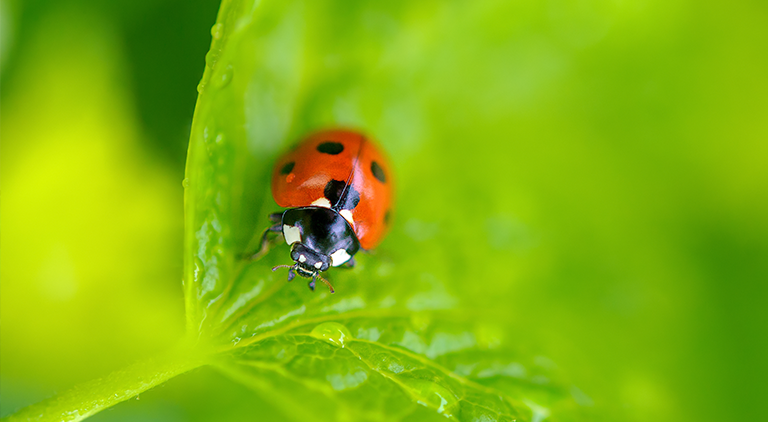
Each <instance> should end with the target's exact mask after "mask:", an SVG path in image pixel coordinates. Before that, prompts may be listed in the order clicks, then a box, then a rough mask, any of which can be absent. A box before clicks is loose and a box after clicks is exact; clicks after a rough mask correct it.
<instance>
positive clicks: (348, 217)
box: [339, 210, 355, 227]
mask: <svg viewBox="0 0 768 422" xmlns="http://www.w3.org/2000/svg"><path fill="white" fill-rule="evenodd" d="M339 214H341V216H342V217H344V219H345V220H347V222H348V223H349V225H351V226H353V227H354V225H355V219H354V218H352V211H350V210H341V211H339Z"/></svg>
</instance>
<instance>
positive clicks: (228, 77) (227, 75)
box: [216, 64, 234, 88]
mask: <svg viewBox="0 0 768 422" xmlns="http://www.w3.org/2000/svg"><path fill="white" fill-rule="evenodd" d="M233 73H234V69H233V68H232V65H231V64H229V65H227V67H225V68H224V70H223V71H222V72H221V75H219V77H218V78H217V79H216V86H217V87H218V88H224V87H225V86H227V85H229V83H230V82H231V81H232V75H233Z"/></svg>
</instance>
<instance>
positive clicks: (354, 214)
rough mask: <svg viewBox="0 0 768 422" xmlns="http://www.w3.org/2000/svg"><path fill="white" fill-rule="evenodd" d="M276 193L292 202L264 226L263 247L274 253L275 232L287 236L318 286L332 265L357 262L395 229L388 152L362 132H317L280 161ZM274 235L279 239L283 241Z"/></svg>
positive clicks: (280, 201)
mask: <svg viewBox="0 0 768 422" xmlns="http://www.w3.org/2000/svg"><path fill="white" fill-rule="evenodd" d="M272 197H273V198H274V199H275V202H276V203H277V205H279V206H281V207H284V208H287V209H286V210H285V211H283V212H282V213H274V214H271V215H270V220H271V221H272V222H273V223H275V224H274V225H273V226H271V227H269V228H268V229H267V230H265V231H264V234H263V235H262V238H261V250H260V251H259V253H257V254H256V255H254V258H256V257H259V256H261V255H263V254H264V253H266V251H267V250H268V249H269V246H270V243H271V241H270V240H269V234H270V233H277V236H276V237H275V239H276V238H279V237H280V236H282V237H283V238H284V239H285V242H286V243H287V244H288V245H290V247H291V259H292V260H293V261H294V264H293V265H278V266H276V267H274V268H272V271H275V270H277V269H278V268H289V270H288V281H291V280H293V278H294V277H295V276H296V274H298V275H300V276H302V277H304V278H309V279H311V281H310V282H309V288H310V289H312V290H314V289H315V281H316V279H318V278H319V279H320V280H321V281H322V282H323V283H325V284H326V285H327V286H328V288H329V289H330V291H331V293H333V292H334V289H333V286H331V284H330V283H329V282H328V281H327V280H326V279H324V278H323V277H321V276H320V273H321V272H323V271H327V270H328V269H329V268H331V267H340V266H345V267H350V268H351V267H353V266H354V265H355V260H354V256H355V254H356V253H357V252H358V251H359V250H361V249H362V250H370V249H373V248H375V247H376V245H378V244H379V242H380V241H381V240H382V238H383V237H384V235H385V234H386V232H387V229H388V226H389V219H390V212H391V205H392V174H391V172H390V167H389V164H388V163H387V160H386V158H385V156H384V155H383V154H382V153H381V152H380V151H379V150H378V149H377V148H376V146H375V145H374V143H373V142H372V141H371V140H369V139H368V138H366V137H365V136H364V135H362V134H361V133H358V132H355V131H351V130H325V131H321V132H317V133H314V134H312V135H310V136H309V137H307V138H306V139H304V140H303V141H302V142H301V143H299V144H298V145H297V146H296V147H295V148H294V149H293V150H292V151H290V152H288V153H287V154H285V155H284V156H282V157H281V158H280V159H278V160H277V162H276V163H275V168H274V170H273V172H272ZM275 239H273V241H274V240H275Z"/></svg>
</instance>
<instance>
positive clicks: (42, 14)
mask: <svg viewBox="0 0 768 422" xmlns="http://www.w3.org/2000/svg"><path fill="white" fill-rule="evenodd" d="M351 4H352V3H350V5H351ZM457 4H460V3H459V2H425V3H421V4H420V6H419V7H414V11H413V13H412V14H411V15H410V16H412V20H411V21H409V22H392V21H390V20H388V19H389V16H388V14H387V10H386V9H387V8H386V7H385V6H382V5H378V6H376V7H371V8H370V11H366V10H365V6H364V5H361V4H357V3H356V4H355V6H354V7H351V6H350V9H354V10H350V11H348V10H347V9H346V8H340V9H339V10H338V11H337V13H339V14H342V15H343V14H344V13H349V16H350V17H355V16H365V17H366V19H370V27H371V31H372V32H376V31H384V32H386V31H390V32H389V33H394V34H395V35H396V36H394V37H393V42H397V43H399V45H401V46H402V50H401V51H400V52H401V55H398V57H385V58H383V59H382V62H384V63H385V64H386V66H384V68H385V69H386V70H387V71H389V72H390V73H389V74H388V75H389V76H392V75H394V76H395V77H400V76H401V77H403V78H402V84H401V85H400V89H399V90H398V92H393V93H391V95H400V96H401V97H403V98H414V100H413V101H411V102H409V101H401V102H400V104H403V105H404V107H403V108H397V109H391V110H375V104H377V103H376V101H375V99H374V100H372V101H371V104H372V107H374V112H379V113H380V114H381V119H382V120H383V121H385V122H388V124H387V125H384V127H388V128H390V129H389V132H388V133H387V135H388V136H387V137H386V139H381V141H382V143H383V144H384V145H385V148H386V145H387V143H391V144H392V145H391V146H390V147H389V148H386V149H389V150H390V151H395V152H397V153H398V155H395V156H393V157H392V158H393V161H395V162H396V167H397V166H398V165H399V166H404V165H405V164H402V161H403V160H409V163H408V165H409V166H411V168H412V167H413V166H414V162H416V163H417V164H418V165H422V166H423V169H424V170H423V174H422V177H421V178H420V179H418V180H400V184H401V185H402V186H404V187H402V188H401V190H402V191H404V194H403V195H402V197H401V201H400V203H399V207H400V209H399V210H398V217H399V219H398V220H397V221H398V223H397V224H398V225H399V226H400V230H399V231H400V232H401V233H407V234H408V235H409V236H411V237H412V238H414V239H415V240H417V241H419V242H422V244H425V243H426V244H427V245H428V244H429V242H428V241H429V239H430V238H431V237H433V236H434V233H435V232H436V231H438V230H450V226H446V225H444V224H443V225H440V223H439V221H440V218H436V220H435V221H437V222H431V221H425V220H423V219H420V218H414V217H413V216H412V215H410V214H409V205H408V204H409V201H408V200H409V198H411V199H413V200H414V202H416V201H415V200H416V196H417V195H419V196H421V197H424V196H426V197H428V198H433V199H434V202H435V204H436V206H435V210H434V213H435V214H436V215H438V216H439V215H440V214H441V212H446V213H450V211H444V210H442V209H441V207H443V206H448V205H450V203H451V202H452V201H453V202H461V203H462V204H466V203H470V204H472V206H471V207H467V206H466V205H465V206H463V207H462V208H461V210H464V209H469V208H472V207H474V208H476V209H477V210H478V216H480V215H481V216H483V218H478V219H477V220H473V215H471V214H468V215H466V225H467V226H468V227H471V226H476V227H477V230H478V232H482V233H487V234H488V236H485V235H483V236H477V238H472V239H467V241H478V240H477V239H485V241H487V242H488V244H487V245H483V246H482V247H481V249H487V250H490V251H497V252H498V255H496V256H493V254H492V253H491V254H489V256H487V262H485V263H482V265H483V267H485V268H487V269H485V270H483V271H480V272H479V274H478V277H477V278H475V279H472V280H471V281H470V282H472V283H476V284H478V285H477V286H475V287H474V288H473V289H469V290H470V291H471V292H474V295H475V296H474V297H471V298H469V299H468V300H470V301H474V302H475V303H482V300H483V297H482V295H483V292H484V289H483V285H482V283H488V285H489V286H496V285H495V284H494V283H497V282H498V280H496V279H495V278H494V268H495V267H498V266H500V265H503V266H507V267H508V268H509V271H508V274H507V277H506V278H504V280H508V281H509V283H508V284H507V285H504V286H501V287H499V286H496V287H494V292H495V294H499V293H501V294H502V295H501V296H498V297H495V298H493V301H494V303H499V302H500V301H504V300H506V298H509V301H510V303H514V307H513V308H512V309H510V310H509V312H508V313H505V314H504V315H503V316H502V317H501V319H503V320H504V321H503V322H504V323H505V324H507V325H508V326H510V327H513V330H515V331H516V332H518V333H519V338H520V339H521V340H520V341H522V342H524V343H529V342H530V343H531V347H532V348H535V349H537V350H540V351H542V352H543V353H544V354H545V355H546V356H549V357H550V358H552V359H553V360H554V361H555V362H557V363H558V365H559V366H560V367H561V369H562V370H563V371H564V372H565V373H567V374H569V376H570V377H571V378H572V380H573V382H574V384H575V385H578V386H579V388H580V389H581V390H582V391H583V392H584V393H585V394H586V395H587V396H589V398H590V399H589V400H588V401H590V402H592V403H594V406H596V407H597V408H599V409H601V411H600V412H601V413H603V414H604V415H605V419H606V420H638V421H639V420H758V419H760V418H761V417H762V415H765V414H768V401H766V400H765V397H768V387H766V383H765V379H766V376H768V360H767V359H766V358H765V356H768V329H766V327H767V324H768V284H767V283H766V282H767V281H768V217H766V216H768V165H767V162H768V54H766V51H768V29H767V28H768V5H766V4H765V3H764V2H759V1H753V2H739V3H737V4H727V5H726V4H716V3H712V4H707V3H701V2H693V1H673V2H661V1H643V2H624V1H618V0H617V1H600V0H594V1H581V2H579V1H567V0H550V1H546V2H533V1H528V0H524V1H519V2H473V3H467V4H466V5H464V6H461V7H459V6H457ZM0 5H2V6H1V8H0V25H1V26H0V30H1V32H0V37H1V38H0V46H1V47H2V51H1V53H0V72H2V74H1V76H0V77H1V79H0V84H1V89H0V100H1V101H2V107H1V108H0V113H1V114H0V125H1V126H0V130H1V131H2V132H0V136H1V138H0V141H1V142H2V144H1V147H2V156H1V159H2V166H1V167H0V178H1V179H0V183H2V187H1V189H2V202H1V203H0V213H1V215H0V217H1V218H2V237H0V283H1V284H0V289H1V290H0V415H3V416H4V415H7V414H9V413H11V412H13V411H14V410H15V409H17V408H18V407H20V406H24V405H27V404H31V403H34V402H36V401H39V400H41V399H42V398H44V397H47V396H49V395H51V394H53V393H55V392H57V391H61V390H62V389H64V388H66V387H69V386H72V385H73V384H75V383H78V382H82V381H86V380H89V379H92V378H95V377H98V376H101V375H104V374H106V373H108V372H109V371H110V370H112V369H116V368H119V367H122V366H124V365H126V364H128V363H130V362H132V361H134V360H136V359H139V358H142V357H146V356H149V355H152V354H154V353H156V352H158V351H160V350H163V349H165V348H167V347H169V346H170V345H172V344H174V343H175V342H176V341H177V340H178V339H179V338H180V337H181V336H182V334H183V325H184V311H183V297H182V291H181V262H182V256H181V246H182V217H183V209H182V199H183V198H182V194H183V192H182V185H181V181H182V179H183V177H184V158H185V152H186V145H187V140H188V135H189V127H190V124H191V116H192V112H193V109H194V102H195V99H196V95H197V93H196V91H195V87H196V85H197V83H198V81H199V80H200V77H201V75H202V71H203V66H204V57H205V54H206V51H207V49H208V46H209V44H210V40H211V35H210V29H211V26H212V25H213V23H214V22H215V18H216V12H217V9H218V4H217V2H215V1H208V0H206V1H203V0H195V1H186V2H182V1H178V0H153V1H146V0H142V1H126V0H119V1H85V0H79V1H78V0H59V1H51V0H26V1H8V0H3V1H2V2H1V3H0ZM392 7H393V8H394V7H398V8H402V7H403V4H402V3H393V6H392ZM272 10H274V9H272ZM403 15H404V14H402V13H401V14H398V15H397V16H403ZM405 15H407V14H405ZM292 16H294V15H292ZM333 18H334V19H335V18H338V16H334V17H333ZM312 19H318V20H322V19H328V20H329V22H330V21H331V20H332V19H331V17H329V16H323V15H318V16H313V17H312ZM274 20H275V22H278V23H279V22H280V16H275V17H274ZM290 22H291V21H289V22H288V23H287V24H286V25H287V26H286V27H285V28H287V29H286V30H288V31H290V26H289V25H290V24H291V23H290ZM399 23H403V26H404V27H407V28H409V30H410V31H412V32H398V31H397V28H398V24H399ZM275 25H276V26H278V27H279V26H280V25H279V24H275ZM321 27H322V26H321ZM435 27H439V28H440V29H439V30H432V29H433V28H435ZM278 32H279V31H278ZM435 33H439V34H445V33H449V34H451V35H450V36H448V37H445V38H443V39H437V40H435V39H430V38H429V37H430V36H431V35H433V34H435ZM286 39H287V40H290V39H291V37H287V38H286ZM379 42H380V41H379ZM435 45H437V46H439V48H424V46H435ZM371 51H372V53H370V54H368V55H361V56H359V57H352V58H349V57H345V58H343V59H339V57H332V56H329V57H327V58H325V60H326V65H328V66H343V65H345V64H347V63H348V62H347V61H346V60H352V61H354V60H357V62H356V64H355V65H356V66H366V65H367V62H366V61H368V60H370V61H371V63H370V65H371V66H379V65H381V63H380V62H378V61H377V60H378V59H379V58H378V57H376V55H375V53H376V51H378V50H377V49H376V48H372V50H371ZM254 54H256V52H255V53H254ZM264 54H265V55H269V54H272V55H275V57H280V51H266V52H264ZM340 54H342V55H343V52H341V53H340ZM352 68H353V67H351V69H352ZM342 73H343V72H342ZM382 73H383V74H386V72H384V71H383V72H382ZM424 75H428V76H430V77H432V76H435V75H437V76H438V77H436V78H432V79H425V78H424ZM349 77H350V78H354V77H355V75H354V74H351V75H349ZM385 77H387V76H385ZM361 83H370V80H365V81H361ZM321 94H322V95H326V96H332V95H334V94H333V92H330V93H329V92H325V93H323V92H321V93H319V94H317V93H316V95H321ZM345 95H349V93H345ZM352 95H354V93H353V94H352ZM420 96H437V97H440V98H444V99H445V100H446V101H445V103H444V105H443V106H442V107H440V108H435V109H432V110H423V109H419V107H418V106H417V105H418V104H421V103H422V102H421V101H419V98H420ZM310 98H312V97H311V95H310ZM318 101H319V100H318ZM383 102H385V103H386V101H383ZM390 102H391V101H390ZM310 103H311V101H310ZM315 107H316V108H319V107H320V106H318V105H315ZM335 107H337V108H340V109H342V111H341V112H340V113H341V114H344V113H345V112H348V110H347V111H345V110H343V109H344V107H345V104H344V103H343V102H337V103H335ZM336 111H338V110H336ZM367 112H369V113H370V112H371V110H367ZM309 119H311V118H309ZM263 123H264V124H265V130H269V129H270V128H274V127H275V126H276V125H277V124H275V125H272V126H270V122H263ZM278 126H279V125H278ZM420 136H421V137H427V138H428V139H427V140H425V141H424V142H418V139H417V138H419V137H420ZM393 155H394V154H393ZM399 159H400V160H401V163H400V164H398V160H399ZM484 180H488V182H487V183H489V184H493V185H499V186H507V187H506V188H504V189H499V190H498V192H495V193H494V194H493V196H489V195H488V194H487V190H483V189H481V188H477V190H476V191H475V190H473V186H476V184H477V183H483V181H484ZM499 180H502V182H499ZM420 185H422V186H423V188H418V187H419V186H420ZM477 192H481V193H479V194H478V193H477ZM459 212H461V211H456V212H454V213H453V214H452V215H453V216H455V215H456V213H459ZM418 214H420V215H422V216H423V215H424V211H423V210H420V212H419V213H414V215H418ZM448 221H451V220H450V219H448ZM461 231H462V232H463V231H465V229H462V230H461ZM395 232H396V233H397V232H398V229H397V228H396V229H395ZM489 300H490V299H489ZM510 306H511V305H510ZM265 406H266V408H267V409H269V407H268V405H267V404H265V403H262V402H260V401H259V399H258V398H256V397H255V396H254V395H253V394H251V393H250V392H249V391H247V390H246V389H245V388H243V387H241V386H239V385H238V384H235V383H234V382H232V381H230V380H228V379H226V378H224V377H223V376H221V375H219V374H217V373H216V372H214V371H211V370H209V369H200V370H196V371H194V372H192V373H191V374H187V375H184V376H182V377H180V378H177V379H174V380H171V381H170V382H168V383H166V384H164V385H163V386H161V387H159V388H157V389H154V390H151V391H149V392H147V393H145V394H142V395H141V397H140V400H138V401H133V400H131V401H129V402H127V403H123V404H121V405H118V406H116V407H114V408H112V409H110V410H108V411H105V412H103V413H101V414H98V415H97V416H95V417H94V419H93V420H97V421H98V420H102V421H119V420H158V421H159V420H162V421H185V420H201V421H202V420H251V419H252V418H253V415H254V414H259V415H262V416H263V415H265V412H267V411H268V410H264V409H265Z"/></svg>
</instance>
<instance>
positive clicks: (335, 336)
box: [310, 322, 352, 348]
mask: <svg viewBox="0 0 768 422" xmlns="http://www.w3.org/2000/svg"><path fill="white" fill-rule="evenodd" d="M310 335H311V336H312V337H314V338H317V339H320V340H325V341H327V342H328V343H331V344H332V345H334V346H338V347H341V348H344V346H345V344H344V342H345V341H349V339H351V338H352V335H351V334H350V333H349V329H347V327H345V326H343V325H341V324H339V323H338V322H324V323H322V324H320V325H318V326H316V327H315V328H313V329H312V332H311V333H310Z"/></svg>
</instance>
